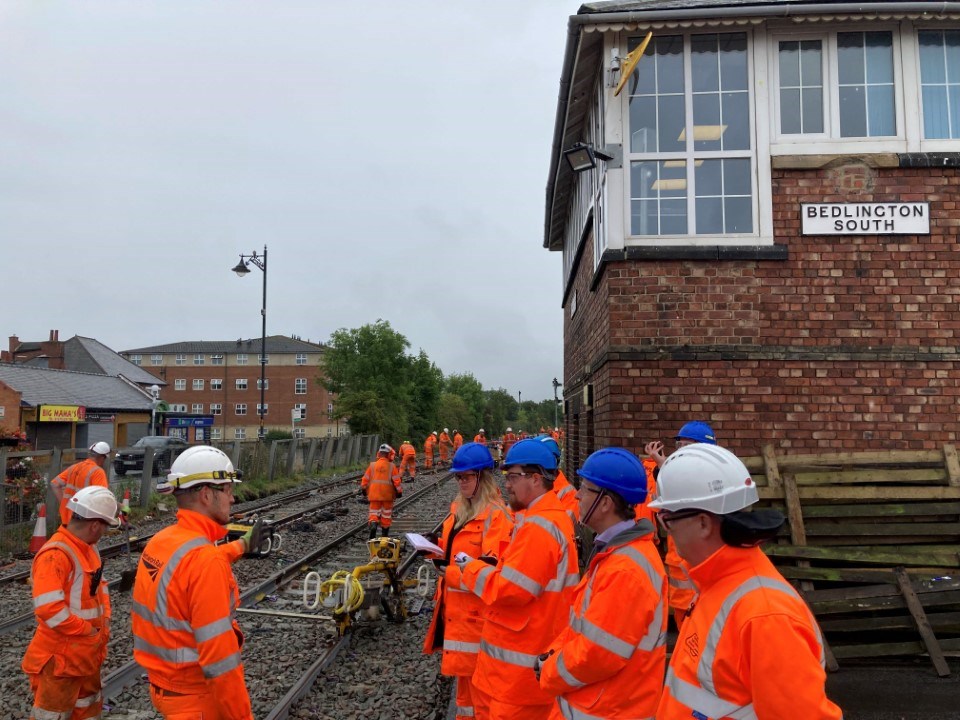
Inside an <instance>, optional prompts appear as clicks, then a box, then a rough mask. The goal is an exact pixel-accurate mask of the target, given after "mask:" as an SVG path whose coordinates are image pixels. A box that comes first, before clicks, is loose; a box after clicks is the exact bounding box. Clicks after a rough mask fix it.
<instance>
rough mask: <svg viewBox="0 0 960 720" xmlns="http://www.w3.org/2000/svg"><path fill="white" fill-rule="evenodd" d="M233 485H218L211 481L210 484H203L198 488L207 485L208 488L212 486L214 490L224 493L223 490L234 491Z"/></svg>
mask: <svg viewBox="0 0 960 720" xmlns="http://www.w3.org/2000/svg"><path fill="white" fill-rule="evenodd" d="M231 485H232V483H222V484H218V485H214V484H212V483H210V484H208V485H201V486H200V487H199V488H197V490H198V491H199V490H202V489H203V488H205V487H206V488H210V489H211V490H213V491H214V492H218V493H222V492H227V491H228V490H230V491H232V490H233V488H232V487H231Z"/></svg>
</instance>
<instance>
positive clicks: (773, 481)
mask: <svg viewBox="0 0 960 720" xmlns="http://www.w3.org/2000/svg"><path fill="white" fill-rule="evenodd" d="M763 471H764V472H765V473H766V476H767V487H769V488H772V489H773V490H777V491H782V490H783V479H782V478H781V477H780V469H779V466H778V465H777V455H776V452H775V451H774V449H773V445H769V444H768V445H764V446H763Z"/></svg>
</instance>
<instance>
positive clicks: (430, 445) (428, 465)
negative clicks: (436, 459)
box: [423, 430, 437, 470]
mask: <svg viewBox="0 0 960 720" xmlns="http://www.w3.org/2000/svg"><path fill="white" fill-rule="evenodd" d="M436 446H437V431H436V430H434V431H433V432H432V433H430V434H429V435H427V439H426V440H424V441H423V469H424V470H432V469H433V450H434V448H435V447H436Z"/></svg>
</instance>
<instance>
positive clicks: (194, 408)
mask: <svg viewBox="0 0 960 720" xmlns="http://www.w3.org/2000/svg"><path fill="white" fill-rule="evenodd" d="M190 412H192V413H194V414H196V415H202V414H203V403H193V405H191V406H190Z"/></svg>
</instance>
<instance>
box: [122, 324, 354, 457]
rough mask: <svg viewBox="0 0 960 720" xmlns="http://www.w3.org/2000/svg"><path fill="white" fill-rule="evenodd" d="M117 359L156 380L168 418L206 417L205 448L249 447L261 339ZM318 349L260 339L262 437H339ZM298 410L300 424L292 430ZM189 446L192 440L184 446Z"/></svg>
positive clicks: (255, 419) (139, 351)
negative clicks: (277, 432) (278, 432)
mask: <svg viewBox="0 0 960 720" xmlns="http://www.w3.org/2000/svg"><path fill="white" fill-rule="evenodd" d="M120 354H121V355H122V356H123V357H124V358H126V359H127V360H129V361H130V362H131V363H133V364H134V365H137V366H141V367H143V368H146V369H148V370H149V371H150V372H151V373H153V374H155V375H158V376H159V377H161V378H162V379H163V380H164V381H165V383H166V385H165V386H164V387H163V389H162V390H161V392H160V399H161V400H163V401H164V402H165V403H166V404H167V405H168V407H169V410H170V412H171V413H181V414H182V413H186V414H189V415H193V416H204V415H212V416H213V426H212V427H211V428H210V433H209V436H208V438H209V439H210V440H255V439H256V438H257V433H258V430H259V411H260V339H259V338H257V339H255V340H235V341H222V340H206V341H198V342H177V343H170V344H167V345H153V346H150V347H142V348H135V349H132V350H124V351H122V352H121V353H120ZM322 356H323V346H322V345H319V344H317V343H311V342H305V341H303V340H300V339H299V338H296V337H285V336H282V335H272V336H269V337H267V339H266V360H267V362H266V367H265V374H266V385H265V388H264V406H265V407H264V410H265V412H264V417H263V424H264V428H265V430H266V431H269V430H270V429H271V428H277V429H282V430H291V429H293V431H294V434H295V435H296V436H297V437H328V436H330V435H336V434H344V433H346V432H347V428H346V425H345V424H344V423H339V422H336V421H333V420H331V419H330V412H331V411H332V409H333V405H332V402H333V400H332V399H331V397H330V395H329V394H328V393H327V391H326V389H325V388H323V387H322V386H321V385H320V384H319V383H318V382H317V378H318V377H319V376H320V360H321V358H322ZM295 409H296V410H298V411H299V414H300V416H301V418H302V419H300V420H299V421H297V422H296V423H293V421H292V415H293V411H294V410H295ZM191 439H192V438H191Z"/></svg>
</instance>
